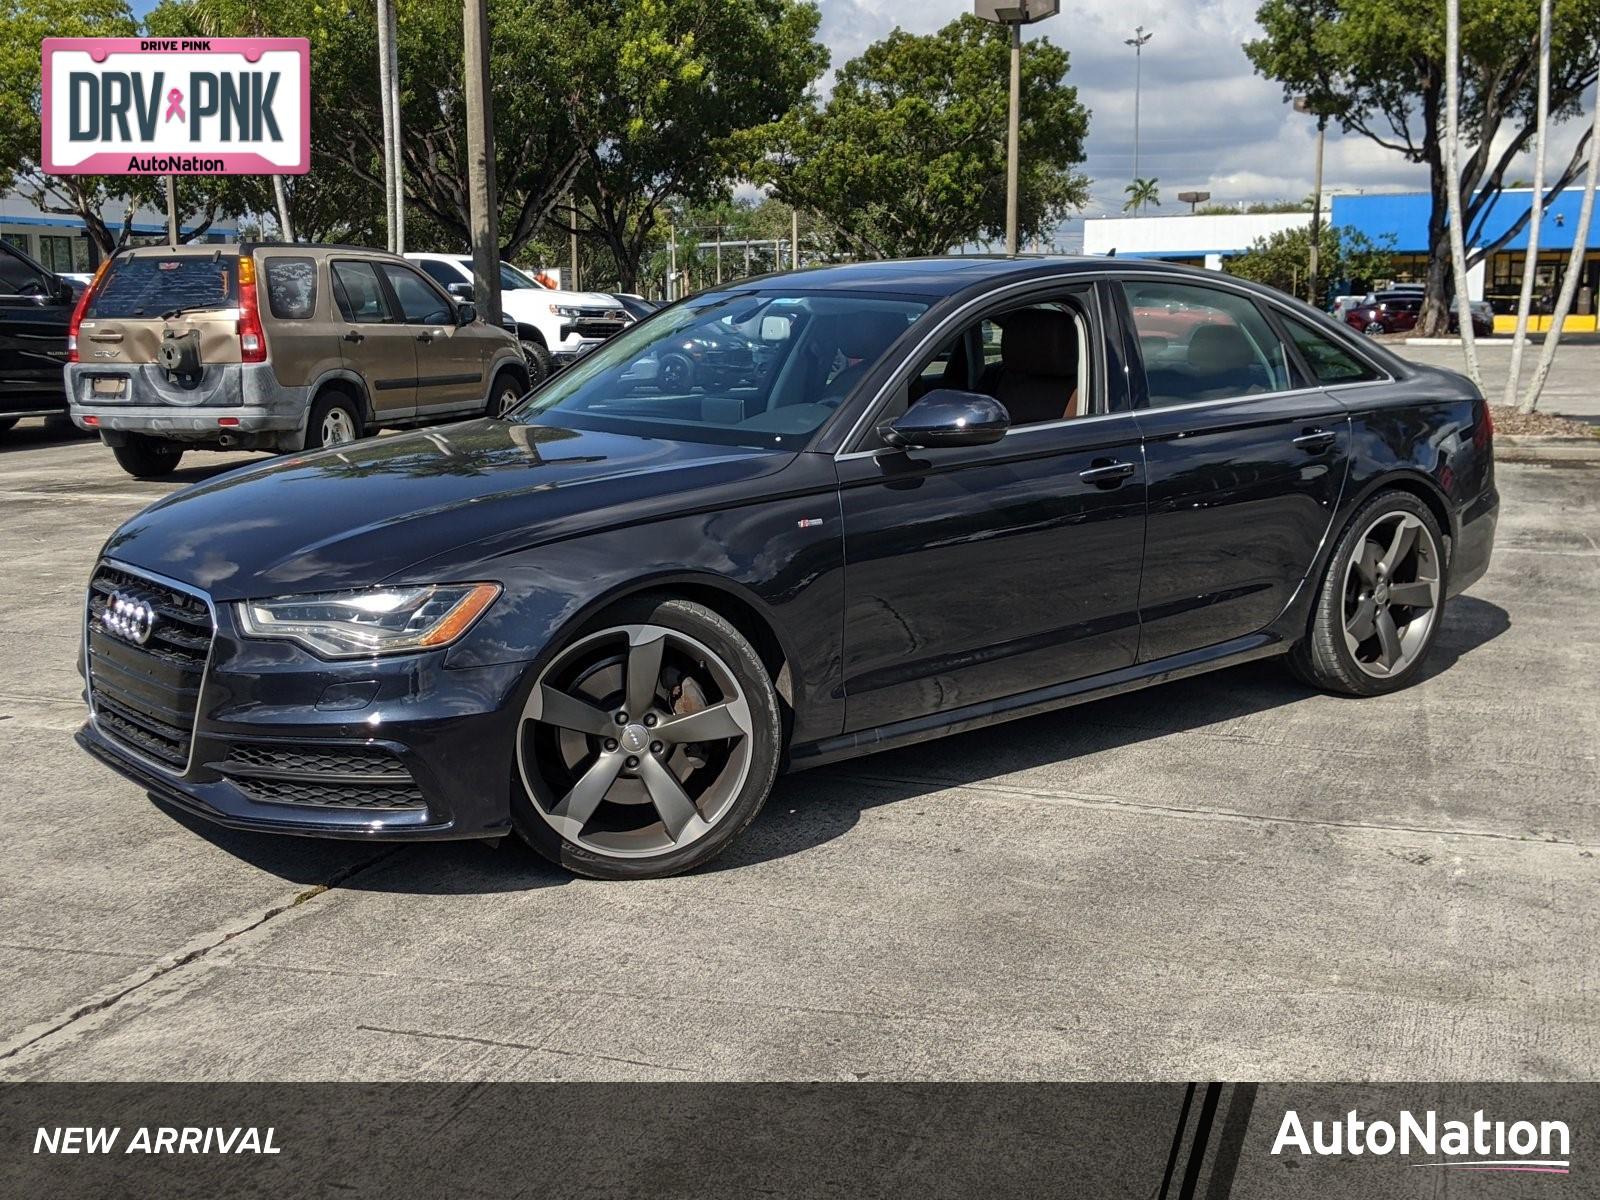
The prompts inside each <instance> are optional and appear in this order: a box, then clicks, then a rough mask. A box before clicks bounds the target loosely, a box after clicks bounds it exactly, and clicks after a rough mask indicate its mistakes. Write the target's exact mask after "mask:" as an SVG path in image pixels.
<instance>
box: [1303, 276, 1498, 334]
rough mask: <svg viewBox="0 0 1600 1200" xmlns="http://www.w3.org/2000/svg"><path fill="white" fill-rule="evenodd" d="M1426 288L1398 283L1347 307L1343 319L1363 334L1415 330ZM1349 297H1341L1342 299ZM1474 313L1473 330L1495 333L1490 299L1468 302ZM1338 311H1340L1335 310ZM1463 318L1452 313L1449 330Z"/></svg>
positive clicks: (1478, 332) (1457, 329) (1459, 326)
mask: <svg viewBox="0 0 1600 1200" xmlns="http://www.w3.org/2000/svg"><path fill="white" fill-rule="evenodd" d="M1422 298H1423V287H1422V285H1421V284H1420V283H1419V284H1396V285H1395V286H1394V287H1392V288H1386V289H1385V290H1383V291H1381V292H1373V293H1368V295H1367V296H1366V297H1365V298H1363V299H1360V300H1358V301H1356V302H1355V303H1353V304H1350V305H1348V306H1346V307H1345V309H1344V310H1343V312H1342V319H1343V320H1344V321H1345V322H1346V323H1347V324H1349V325H1350V326H1352V327H1353V328H1356V329H1359V330H1361V331H1362V332H1363V333H1368V334H1379V333H1405V332H1407V331H1409V330H1411V329H1415V328H1416V325H1417V320H1418V318H1419V317H1420V316H1421V314H1422ZM1343 299H1345V298H1344V297H1341V300H1343ZM1468 311H1469V312H1471V314H1472V332H1473V334H1474V336H1476V337H1492V336H1493V335H1494V309H1493V307H1492V306H1490V304H1489V302H1488V301H1486V300H1472V301H1469V302H1468ZM1335 312H1336V314H1337V313H1339V310H1338V309H1336V310H1335ZM1460 328H1461V321H1460V318H1459V316H1458V315H1457V313H1456V312H1455V310H1454V309H1453V308H1452V310H1451V312H1450V322H1449V329H1450V332H1451V333H1456V332H1459V331H1460Z"/></svg>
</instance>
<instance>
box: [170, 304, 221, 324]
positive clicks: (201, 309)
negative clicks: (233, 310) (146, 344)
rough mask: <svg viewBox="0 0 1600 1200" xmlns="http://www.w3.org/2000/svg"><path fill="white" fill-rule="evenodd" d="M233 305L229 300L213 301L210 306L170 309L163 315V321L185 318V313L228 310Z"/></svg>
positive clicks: (187, 306) (198, 305)
mask: <svg viewBox="0 0 1600 1200" xmlns="http://www.w3.org/2000/svg"><path fill="white" fill-rule="evenodd" d="M231 304H232V302H231V301H228V300H213V301H211V302H210V303H208V304H185V305H184V306H183V307H182V308H173V309H168V310H167V311H166V312H164V313H162V314H161V319H162V320H163V321H170V320H172V318H173V317H181V316H183V315H184V313H192V312H211V311H213V310H214V309H218V308H228V307H230V306H231Z"/></svg>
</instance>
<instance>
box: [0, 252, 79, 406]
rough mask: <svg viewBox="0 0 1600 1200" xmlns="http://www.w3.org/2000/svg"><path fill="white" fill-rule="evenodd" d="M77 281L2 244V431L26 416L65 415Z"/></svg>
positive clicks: (0, 327)
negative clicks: (64, 371) (64, 373)
mask: <svg viewBox="0 0 1600 1200" xmlns="http://www.w3.org/2000/svg"><path fill="white" fill-rule="evenodd" d="M75 302H76V298H75V296H74V294H73V289H72V285H71V284H70V283H69V282H67V281H66V280H64V279H62V278H61V277H60V276H59V275H56V274H55V273H54V272H52V271H50V270H49V269H48V268H47V267H44V266H42V265H41V264H40V263H38V262H37V261H35V260H34V259H33V258H30V257H29V256H28V255H26V254H24V253H23V252H22V251H21V250H18V249H17V248H16V247H15V246H12V245H10V244H9V243H6V242H0V433H5V432H6V431H7V430H9V429H11V428H12V426H14V425H15V424H16V423H17V422H18V421H20V420H21V419H22V418H23V417H47V418H64V417H65V416H66V414H67V393H66V390H65V388H63V387H62V384H61V365H62V364H63V363H64V362H66V361H67V327H68V326H69V325H70V324H71V322H72V309H73V305H74V303H75Z"/></svg>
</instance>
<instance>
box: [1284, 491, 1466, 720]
mask: <svg viewBox="0 0 1600 1200" xmlns="http://www.w3.org/2000/svg"><path fill="white" fill-rule="evenodd" d="M1443 546H1444V539H1443V537H1442V536H1441V534H1440V531H1439V523H1438V521H1437V520H1436V519H1435V518H1434V515H1433V513H1432V512H1431V511H1430V510H1429V508H1428V506H1427V505H1426V504H1424V503H1423V502H1422V501H1421V500H1419V499H1418V498H1417V497H1416V496H1413V495H1412V494H1411V493H1409V492H1398V491H1395V492H1381V493H1379V494H1378V495H1377V496H1374V497H1373V498H1372V499H1371V500H1370V501H1369V502H1368V503H1366V504H1365V505H1363V506H1362V508H1361V511H1360V512H1358V513H1357V514H1356V515H1355V517H1354V518H1353V519H1352V520H1351V522H1350V525H1349V528H1348V529H1346V531H1345V533H1344V536H1343V537H1342V538H1340V540H1339V545H1338V546H1337V547H1336V548H1335V550H1334V553H1333V557H1332V559H1331V560H1330V561H1329V563H1328V569H1327V572H1326V573H1325V574H1324V576H1323V579H1322V587H1321V590H1320V591H1319V593H1318V596H1317V606H1316V610H1315V613H1314V614H1313V616H1312V621H1311V628H1310V630H1309V631H1308V632H1307V635H1306V637H1305V639H1304V640H1303V641H1302V642H1301V643H1300V644H1299V645H1298V646H1296V647H1295V648H1294V650H1293V651H1292V652H1291V654H1290V665H1291V666H1293V667H1294V669H1295V671H1296V673H1297V674H1299V675H1300V677H1301V678H1302V679H1304V680H1306V682H1308V683H1311V684H1313V685H1315V686H1317V687H1323V688H1327V689H1328V690H1329V691H1334V692H1343V693H1345V694H1347V695H1352V696H1376V695H1380V694H1382V693H1385V692H1393V691H1398V690H1399V689H1400V688H1403V687H1405V686H1406V685H1408V684H1410V683H1412V682H1414V681H1415V680H1416V678H1417V676H1418V675H1419V674H1420V673H1421V671H1422V667H1423V662H1424V660H1425V659H1426V658H1427V655H1428V652H1429V650H1431V649H1432V648H1433V643H1434V640H1435V639H1436V638H1437V637H1438V633H1439V622H1440V620H1441V619H1442V618H1443V615H1444V602H1445V592H1446V587H1445V585H1446V579H1445V561H1444V551H1443Z"/></svg>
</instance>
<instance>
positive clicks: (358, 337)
mask: <svg viewBox="0 0 1600 1200" xmlns="http://www.w3.org/2000/svg"><path fill="white" fill-rule="evenodd" d="M344 340H345V341H347V342H364V341H366V340H367V335H366V334H364V333H362V332H361V331H360V330H359V329H352V330H351V331H350V332H349V333H347V334H345V335H344Z"/></svg>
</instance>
